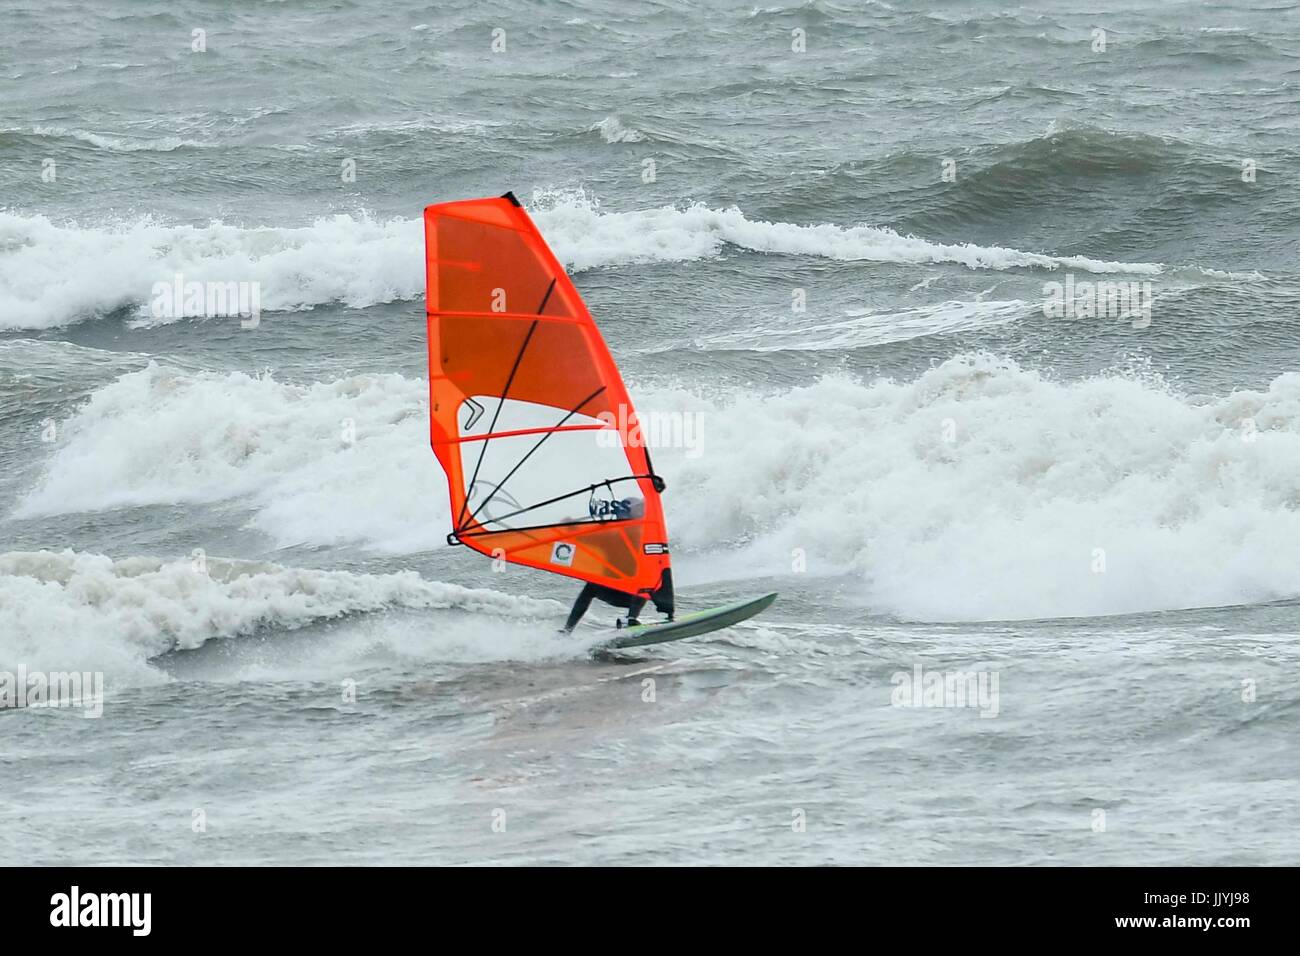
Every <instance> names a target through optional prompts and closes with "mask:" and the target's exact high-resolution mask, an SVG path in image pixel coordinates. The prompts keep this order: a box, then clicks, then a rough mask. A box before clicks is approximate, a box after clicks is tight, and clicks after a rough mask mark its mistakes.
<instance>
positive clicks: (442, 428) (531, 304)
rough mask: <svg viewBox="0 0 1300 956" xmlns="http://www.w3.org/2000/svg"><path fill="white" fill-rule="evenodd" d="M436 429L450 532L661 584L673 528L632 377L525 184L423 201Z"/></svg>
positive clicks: (638, 582) (494, 552)
mask: <svg viewBox="0 0 1300 956" xmlns="http://www.w3.org/2000/svg"><path fill="white" fill-rule="evenodd" d="M424 240H425V260H426V261H425V266H426V283H427V293H428V302H427V307H426V308H427V313H428V324H429V437H430V441H431V442H432V445H433V451H434V454H435V455H437V456H438V461H439V462H440V463H441V464H442V467H443V470H444V471H446V472H447V483H448V486H449V487H450V489H451V517H452V532H451V534H449V535H448V536H447V540H448V541H449V542H451V543H453V544H465V545H468V546H469V547H471V548H473V549H474V550H476V551H480V552H482V553H483V554H486V555H489V556H491V557H495V558H500V559H504V560H506V561H512V562H514V563H516V564H523V565H528V566H529V567H534V568H540V569H542V570H544V571H552V572H554V573H556V574H565V575H568V576H570V577H575V578H580V579H582V580H584V581H591V582H595V583H597V584H602V585H605V586H607V587H612V588H616V589H617V590H620V591H625V592H628V593H643V594H644V593H648V592H650V591H652V590H654V589H656V588H658V587H659V586H660V583H661V582H662V581H663V580H664V579H665V572H666V571H667V570H668V567H669V557H668V534H667V531H666V530H665V528H664V517H663V507H662V504H661V503H660V500H659V492H660V491H661V490H662V489H663V482H662V481H661V480H660V479H659V478H658V476H656V475H655V474H654V469H653V466H652V465H651V463H650V456H649V454H648V453H647V451H646V448H645V444H644V441H643V439H642V436H641V430H640V428H639V426H638V423H637V418H636V414H635V412H634V411H633V410H632V403H631V401H630V400H629V399H628V395H627V388H626V387H625V386H624V384H623V379H622V378H621V377H620V376H619V373H618V368H617V367H616V366H615V365H614V360H613V358H612V357H611V356H610V354H609V349H608V348H607V347H606V345H605V341H604V339H602V338H601V335H600V331H599V329H597V328H596V323H595V322H594V321H593V320H592V317H591V314H590V313H589V312H588V311H587V307H586V305H585V304H584V303H583V301H582V298H581V297H580V296H579V295H578V290H577V289H576V288H574V285H573V283H572V282H571V281H570V280H569V277H568V275H566V274H565V271H564V267H563V266H562V265H560V263H559V261H558V260H557V259H556V258H555V255H554V254H553V253H552V252H551V250H550V249H549V248H548V247H547V245H546V242H545V241H544V240H543V239H542V236H541V233H540V232H538V231H537V226H536V225H535V224H534V223H533V221H532V219H530V218H529V216H528V214H527V213H526V212H525V211H524V209H523V207H522V206H521V205H520V204H519V202H518V200H516V199H515V197H514V196H513V195H512V194H510V193H507V194H506V195H505V196H502V197H500V198H495V199H470V200H464V201H460V202H449V203H441V204H438V205H434V206H429V207H427V208H426V209H425V210H424Z"/></svg>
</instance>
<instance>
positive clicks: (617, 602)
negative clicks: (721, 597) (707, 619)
mask: <svg viewBox="0 0 1300 956" xmlns="http://www.w3.org/2000/svg"><path fill="white" fill-rule="evenodd" d="M593 598H599V599H600V600H602V601H604V602H605V603H606V604H612V605H613V606H614V607H621V608H626V609H627V619H626V621H623V622H622V623H621V625H620V626H623V627H632V626H633V625H635V624H639V623H640V622H639V621H638V620H637V617H638V615H640V613H641V609H642V608H644V607H645V603H646V601H647V600H651V601H654V604H655V608H656V609H657V610H658V611H659V613H660V614H667V615H668V620H670V621H671V620H672V619H673V604H674V602H673V572H672V569H671V568H664V573H663V575H662V576H661V577H660V578H659V587H657V588H655V589H654V590H653V591H650V592H648V595H647V594H630V593H628V592H627V591H619V590H616V589H614V588H609V587H605V586H604V585H603V584H594V583H592V582H590V581H589V582H587V583H586V584H585V585H583V588H582V590H581V591H579V592H578V599H577V600H576V601H574V602H573V610H572V611H570V612H569V619H568V620H567V621H565V622H564V630H563V632H562V633H565V634H567V633H569V632H570V631H572V630H573V629H574V628H575V627H577V626H578V622H579V621H581V620H582V616H583V615H584V614H586V613H587V609H588V608H589V607H591V602H592V599H593Z"/></svg>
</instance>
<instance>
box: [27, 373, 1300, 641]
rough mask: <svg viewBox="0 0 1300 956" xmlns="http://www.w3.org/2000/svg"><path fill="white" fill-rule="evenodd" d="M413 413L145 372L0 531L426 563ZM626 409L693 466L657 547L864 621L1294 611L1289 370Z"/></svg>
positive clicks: (1297, 457) (80, 433) (679, 478)
mask: <svg viewBox="0 0 1300 956" xmlns="http://www.w3.org/2000/svg"><path fill="white" fill-rule="evenodd" d="M424 395H425V386H424V383H422V382H420V381H414V380H407V379H404V378H402V377H401V376H396V375H385V376H356V377H353V378H349V379H344V380H341V381H338V382H331V383H317V384H313V385H310V386H297V385H287V384H284V383H280V382H277V381H275V380H274V379H272V378H270V377H267V376H263V377H260V378H252V377H248V376H244V375H240V374H230V375H214V374H190V373H181V372H176V371H171V370H167V369H164V368H161V367H158V366H151V367H149V368H147V369H144V370H141V371H139V372H132V373H130V374H127V375H124V376H122V377H121V378H120V379H119V380H118V381H116V382H114V383H113V384H111V385H108V386H106V387H105V388H102V389H101V390H99V391H98V392H97V393H96V394H95V395H94V396H93V398H92V400H91V401H90V402H89V403H88V404H87V405H86V406H84V407H83V408H82V409H81V410H80V411H78V412H77V413H76V414H75V415H74V416H72V418H71V419H70V420H69V421H68V422H66V423H65V424H64V425H63V426H62V428H61V429H60V435H61V437H60V443H59V445H58V446H56V450H55V451H54V452H53V454H52V457H51V458H50V459H49V461H48V462H47V463H46V465H45V473H44V477H43V478H42V479H41V481H40V483H39V484H38V486H37V487H35V488H34V489H33V490H32V491H31V492H30V494H29V495H28V496H27V498H26V499H25V500H24V501H23V502H22V503H21V505H20V508H19V512H20V514H22V515H31V514H39V513H52V512H67V511H76V510H80V509H95V508H111V507H115V506H117V505H121V504H150V503H169V502H177V501H179V502H186V501H210V500H225V499H233V498H239V499H241V500H244V501H246V502H247V505H248V507H249V509H250V513H251V518H250V521H251V522H252V524H253V525H254V526H255V527H257V528H260V529H261V530H263V531H264V532H266V533H267V534H268V535H269V536H270V537H271V538H272V539H274V540H275V541H277V542H280V543H283V544H290V543H293V544H297V543H308V544H333V543H339V542H352V543H357V544H361V545H364V546H367V547H371V548H375V549H380V550H384V551H390V552H402V551H413V550H423V549H427V548H431V547H436V546H438V545H440V544H441V542H442V540H443V536H444V534H445V532H446V530H447V526H448V522H449V515H448V512H447V508H448V506H447V503H446V486H445V479H444V478H443V477H442V473H441V471H440V470H439V469H438V467H437V465H436V463H435V461H434V459H433V456H432V454H431V452H430V451H429V448H428V442H427V430H426V428H427V425H426V421H425V408H424ZM633 397H634V400H635V401H636V402H637V404H638V407H639V408H640V410H641V411H642V412H643V413H660V414H671V413H674V412H690V413H695V414H698V416H699V419H698V420H699V423H700V429H699V431H700V434H699V446H698V453H697V452H696V449H689V450H688V449H676V448H671V447H664V448H659V449H656V451H655V463H656V466H657V467H658V470H659V471H660V472H661V473H663V474H664V475H665V476H667V478H668V481H669V489H668V493H667V495H666V498H665V504H666V507H667V515H668V522H669V530H670V533H671V534H672V536H673V540H674V541H675V542H676V544H677V545H679V546H680V547H681V548H682V549H683V550H685V551H696V552H731V553H732V554H733V556H736V553H737V552H739V557H743V558H744V563H745V565H746V567H748V568H751V569H752V570H754V571H757V572H759V573H771V574H778V575H779V574H788V573H790V572H791V569H792V562H793V554H794V552H795V549H801V551H802V552H803V554H804V555H805V556H806V561H807V566H808V569H809V572H810V573H822V572H842V571H850V572H852V573H854V574H857V575H859V576H860V577H861V580H862V582H863V583H862V586H861V587H862V592H861V594H862V600H863V603H864V604H866V605H869V606H872V607H876V608H879V609H881V610H887V611H891V612H894V613H897V614H900V615H903V616H907V617H912V618H920V619H932V620H933V619H997V618H1031V617H1050V616H1068V615H1097V614H1111V613H1122V612H1127V611H1139V610H1153V609H1163V608H1177V607H1187V606H1193V605H1226V604H1236V603H1252V602H1259V601H1266V600H1272V599H1278V598H1285V597H1293V596H1296V595H1300V375H1296V374H1287V375H1283V376H1280V377H1279V378H1278V379H1276V380H1275V381H1274V382H1273V383H1272V385H1271V386H1270V387H1269V388H1268V389H1267V390H1264V391H1241V392H1236V393H1233V394H1231V395H1229V396H1226V397H1222V398H1217V399H1213V400H1206V401H1193V400H1191V399H1189V398H1187V397H1185V396H1183V395H1180V394H1179V393H1178V392H1177V391H1175V390H1173V389H1171V388H1169V387H1166V386H1165V385H1164V384H1163V383H1162V382H1160V381H1159V380H1158V379H1156V378H1154V377H1152V376H1151V375H1149V374H1121V373H1114V374H1107V375H1100V376H1097V377H1095V378H1091V379H1088V380H1085V381H1077V382H1058V381H1054V380H1052V379H1050V378H1047V377H1044V376H1042V375H1040V374H1038V373H1036V372H1033V371H1029V370H1026V369H1022V368H1020V367H1019V366H1017V365H1016V364H1015V363H1013V362H1010V361H1007V360H999V359H995V358H992V357H988V356H983V355H974V356H962V357H958V358H954V359H951V360H949V361H947V362H944V363H943V364H942V365H939V366H937V367H935V368H933V369H931V370H929V371H927V372H925V373H924V374H922V375H920V376H919V377H918V378H916V379H915V380H913V381H909V382H892V381H887V380H881V381H876V382H872V383H869V384H865V383H862V382H858V381H854V380H851V379H848V378H828V379H825V380H823V381H820V382H818V383H815V384H812V385H809V386H806V387H800V388H794V389H788V390H782V391H773V392H762V391H751V390H741V391H731V392H723V393H721V394H716V395H709V396H703V395H699V394H695V393H692V392H688V391H684V390H681V389H670V388H650V389H636V388H634V390H633ZM345 418H350V419H353V420H354V421H355V428H356V439H355V442H354V443H352V444H351V445H348V444H345V443H344V442H342V441H341V440H340V431H339V428H340V421H341V420H343V419H345ZM688 452H689V454H688ZM1097 549H1101V550H1102V552H1104V563H1105V571H1104V572H1098V571H1095V570H1094V567H1095V566H1096V564H1097V560H1098V553H1097ZM695 566H696V567H697V568H701V569H702V570H703V571H705V572H706V573H708V571H709V567H710V564H709V563H705V564H699V563H696V565H695ZM717 567H718V568H719V571H718V575H719V576H722V577H725V576H726V574H725V572H724V571H723V570H722V568H723V564H722V563H721V562H719V563H718V564H717ZM684 583H688V582H684Z"/></svg>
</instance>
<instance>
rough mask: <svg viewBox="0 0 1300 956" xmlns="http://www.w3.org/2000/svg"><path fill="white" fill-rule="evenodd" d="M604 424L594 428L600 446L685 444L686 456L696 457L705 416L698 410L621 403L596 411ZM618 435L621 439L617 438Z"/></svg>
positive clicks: (699, 450) (701, 447) (667, 446)
mask: <svg viewBox="0 0 1300 956" xmlns="http://www.w3.org/2000/svg"><path fill="white" fill-rule="evenodd" d="M596 417H597V418H598V419H600V421H601V422H602V423H604V425H605V427H604V428H602V429H601V430H600V431H598V432H596V443H597V444H598V445H599V446H600V447H601V448H617V447H619V445H620V444H622V445H623V446H624V447H626V448H684V449H686V457H687V458H699V457H700V455H701V454H702V453H703V450H704V446H703V440H702V436H701V432H702V427H701V426H702V425H703V422H704V416H703V414H702V413H700V412H655V411H650V412H641V413H637V412H636V411H634V410H633V409H631V408H629V407H628V406H627V405H622V404H620V405H619V406H618V410H617V411H616V412H614V411H606V412H600V413H598V414H597V415H596ZM620 436H621V442H620Z"/></svg>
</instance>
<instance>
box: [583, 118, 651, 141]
mask: <svg viewBox="0 0 1300 956" xmlns="http://www.w3.org/2000/svg"><path fill="white" fill-rule="evenodd" d="M588 129H590V130H592V131H593V132H597V133H600V138H601V139H603V140H604V141H605V142H607V143H639V142H641V141H642V140H644V139H645V136H644V135H643V134H642V133H641V131H640V130H637V129H633V128H632V127H629V126H624V125H623V122H622V120H620V119H619V118H618V117H617V116H606V117H605V118H604V119H603V120H601V121H600V122H599V123H596V124H594V125H592V126H590V127H588Z"/></svg>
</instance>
